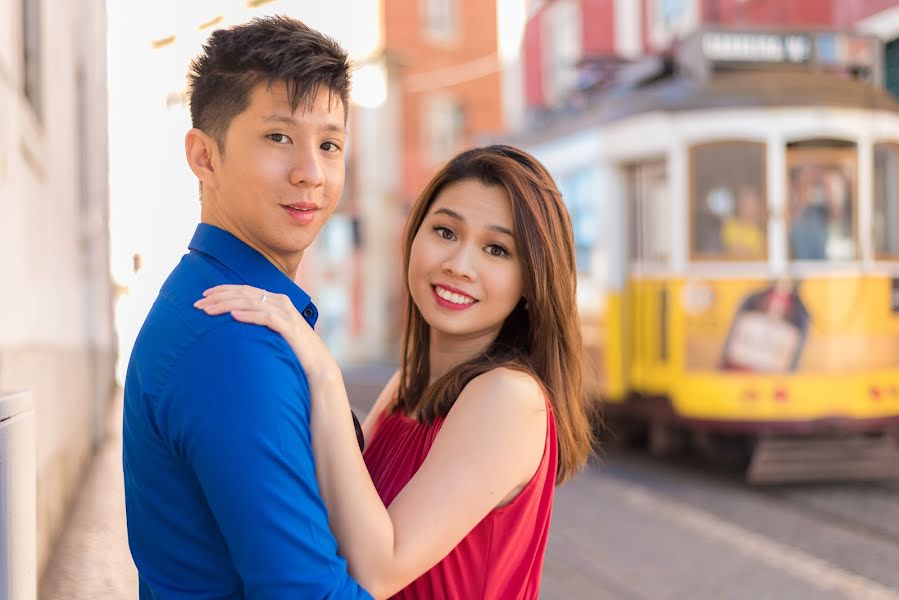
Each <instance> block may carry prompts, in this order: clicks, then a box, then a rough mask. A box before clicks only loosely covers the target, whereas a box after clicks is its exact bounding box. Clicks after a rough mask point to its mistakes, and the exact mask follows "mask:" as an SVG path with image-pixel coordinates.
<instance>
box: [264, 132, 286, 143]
mask: <svg viewBox="0 0 899 600" xmlns="http://www.w3.org/2000/svg"><path fill="white" fill-rule="evenodd" d="M266 137H267V138H268V139H270V140H271V141H273V142H275V143H276V144H289V143H290V138H289V137H287V136H286V135H284V134H283V133H270V134H268V135H267V136H266Z"/></svg>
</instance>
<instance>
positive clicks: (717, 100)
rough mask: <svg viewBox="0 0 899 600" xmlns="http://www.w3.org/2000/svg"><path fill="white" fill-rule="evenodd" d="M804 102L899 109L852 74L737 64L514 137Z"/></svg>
mask: <svg viewBox="0 0 899 600" xmlns="http://www.w3.org/2000/svg"><path fill="white" fill-rule="evenodd" d="M800 106H809V107H825V106H826V107H833V108H853V109H865V110H881V111H889V112H894V113H897V114H899V102H897V101H896V99H894V98H893V96H892V95H890V94H889V93H888V92H887V91H885V90H884V89H883V88H881V87H878V86H875V85H872V84H870V83H866V82H863V81H859V80H857V79H852V78H850V77H846V76H841V75H836V74H832V73H827V72H821V71H817V72H815V71H812V72H807V71H806V72H803V71H798V70H796V71H789V70H771V71H756V70H753V71H748V70H733V71H726V72H718V73H715V74H714V75H713V76H712V77H709V78H708V79H705V80H700V79H695V78H693V77H690V76H687V75H681V76H677V77H674V78H670V79H666V80H663V81H660V82H657V83H653V84H650V85H647V86H645V87H640V88H632V89H628V90H622V91H613V92H609V93H607V94H605V95H604V96H603V97H602V99H601V100H600V101H599V103H598V104H596V105H595V106H592V107H590V108H588V109H586V110H584V111H582V112H579V113H576V114H572V115H565V114H561V115H556V116H554V117H552V118H550V120H549V123H548V124H547V125H546V126H541V127H540V128H539V130H533V131H524V132H521V133H520V134H513V136H512V137H513V138H514V141H516V142H518V143H522V144H535V143H540V142H543V141H547V140H551V139H554V138H557V137H560V136H563V135H566V134H570V133H573V132H577V131H582V130H584V129H585V128H589V127H591V126H596V125H602V124H606V123H611V122H614V121H618V120H621V119H624V118H627V117H632V116H635V115H639V114H645V113H651V112H683V111H694V110H725V109H751V108H774V107H793V108H795V107H800ZM504 137H505V136H504Z"/></svg>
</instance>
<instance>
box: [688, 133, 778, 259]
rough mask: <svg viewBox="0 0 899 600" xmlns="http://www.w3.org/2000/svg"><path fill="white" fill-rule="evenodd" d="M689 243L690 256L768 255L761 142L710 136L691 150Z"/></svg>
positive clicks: (766, 210)
mask: <svg viewBox="0 0 899 600" xmlns="http://www.w3.org/2000/svg"><path fill="white" fill-rule="evenodd" d="M690 175H691V183H692V190H693V198H692V204H691V210H692V226H691V238H692V239H691V248H692V254H693V256H694V257H695V258H701V259H724V260H764V259H765V258H766V256H767V245H768V244H767V235H766V223H767V213H768V203H767V199H766V197H765V145H764V144H762V143H757V142H742V141H728V142H712V143H707V144H701V145H698V146H694V147H693V148H692V149H691V152H690Z"/></svg>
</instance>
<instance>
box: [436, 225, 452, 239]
mask: <svg viewBox="0 0 899 600" xmlns="http://www.w3.org/2000/svg"><path fill="white" fill-rule="evenodd" d="M434 231H436V232H437V235H439V236H440V237H442V238H443V239H445V240H454V239H456V234H455V233H453V232H452V231H450V230H449V229H447V228H446V227H435V228H434Z"/></svg>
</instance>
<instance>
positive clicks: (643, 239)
mask: <svg viewBox="0 0 899 600" xmlns="http://www.w3.org/2000/svg"><path fill="white" fill-rule="evenodd" d="M627 192H628V206H629V212H630V218H629V221H630V224H631V227H630V234H629V237H630V249H631V251H630V255H631V260H635V261H639V262H646V263H664V262H666V261H667V260H668V251H669V248H670V246H671V238H670V231H671V222H672V221H671V210H670V208H669V207H670V205H671V200H670V194H669V193H668V176H667V172H666V169H665V162H664V161H661V160H658V161H651V162H643V163H638V164H635V165H631V166H630V167H628V168H627Z"/></svg>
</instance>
